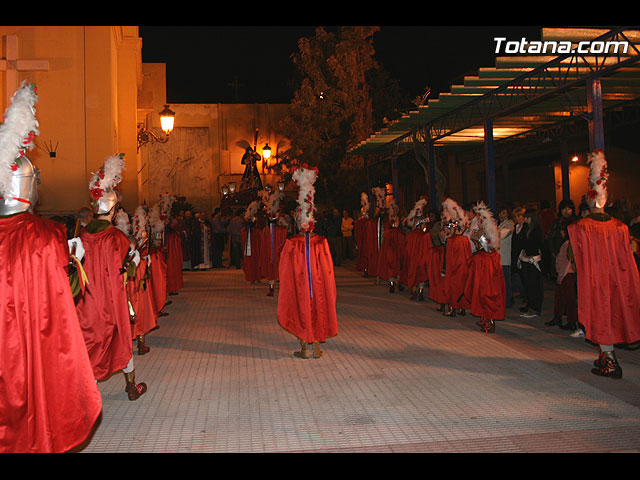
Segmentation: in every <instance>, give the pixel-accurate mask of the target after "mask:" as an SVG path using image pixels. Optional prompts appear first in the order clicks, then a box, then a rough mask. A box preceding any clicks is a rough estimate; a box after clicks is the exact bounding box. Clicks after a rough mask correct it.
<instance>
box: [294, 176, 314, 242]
mask: <svg viewBox="0 0 640 480" xmlns="http://www.w3.org/2000/svg"><path fill="white" fill-rule="evenodd" d="M292 178H293V180H294V181H295V182H296V183H297V184H298V188H299V190H298V208H297V209H296V217H297V218H296V220H297V223H298V228H299V229H300V230H301V231H304V232H309V231H311V230H313V228H314V226H315V219H314V211H315V203H314V197H315V193H316V190H315V187H314V186H313V185H314V184H315V182H316V180H317V179H318V170H317V169H315V168H308V167H306V166H303V167H299V168H297V169H296V170H295V171H294V172H293V175H292Z"/></svg>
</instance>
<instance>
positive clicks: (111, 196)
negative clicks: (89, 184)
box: [92, 190, 120, 215]
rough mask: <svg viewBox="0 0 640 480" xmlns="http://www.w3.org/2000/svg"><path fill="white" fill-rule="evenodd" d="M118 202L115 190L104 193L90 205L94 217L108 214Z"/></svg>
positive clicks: (118, 196) (117, 194)
mask: <svg viewBox="0 0 640 480" xmlns="http://www.w3.org/2000/svg"><path fill="white" fill-rule="evenodd" d="M119 202H120V194H119V192H118V191H117V190H111V191H110V192H105V193H104V194H103V195H102V196H101V197H100V198H98V199H97V200H96V201H95V202H93V203H92V206H93V213H94V214H96V215H106V214H108V213H109V212H110V211H111V210H112V209H113V208H114V207H115V206H116V205H117V204H118V203H119Z"/></svg>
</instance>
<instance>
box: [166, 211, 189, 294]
mask: <svg viewBox="0 0 640 480" xmlns="http://www.w3.org/2000/svg"><path fill="white" fill-rule="evenodd" d="M165 242H166V247H167V258H166V263H167V294H168V295H177V293H178V291H179V290H181V289H182V288H183V287H184V277H183V275H182V262H183V250H182V236H181V235H180V230H179V227H178V219H177V218H175V217H171V218H170V220H169V224H168V225H167V229H166V231H165Z"/></svg>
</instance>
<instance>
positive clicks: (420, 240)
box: [403, 197, 432, 302]
mask: <svg viewBox="0 0 640 480" xmlns="http://www.w3.org/2000/svg"><path fill="white" fill-rule="evenodd" d="M426 207H427V199H426V197H423V198H421V199H420V200H418V201H417V202H416V203H415V205H414V206H413V209H412V210H411V211H410V212H409V215H407V225H408V226H410V227H411V230H410V231H409V232H408V233H407V234H406V236H405V238H406V243H405V245H406V248H405V252H406V254H405V260H404V265H403V270H404V272H405V273H404V275H405V282H406V284H407V286H408V287H409V290H410V292H411V293H410V296H409V298H410V300H414V301H415V300H417V301H420V302H422V301H424V287H425V284H426V283H427V282H428V281H429V264H430V262H431V256H432V252H431V250H432V245H431V235H430V234H429V219H428V217H427V216H426Z"/></svg>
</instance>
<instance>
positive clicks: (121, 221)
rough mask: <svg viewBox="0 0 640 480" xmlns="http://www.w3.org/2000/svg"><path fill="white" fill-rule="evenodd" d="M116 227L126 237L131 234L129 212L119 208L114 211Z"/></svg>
mask: <svg viewBox="0 0 640 480" xmlns="http://www.w3.org/2000/svg"><path fill="white" fill-rule="evenodd" d="M115 224H116V228H117V229H118V230H120V231H121V232H122V233H124V234H125V235H126V236H127V237H128V236H129V235H131V223H129V214H128V213H127V212H125V211H124V210H120V211H119V212H118V213H116V217H115Z"/></svg>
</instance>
